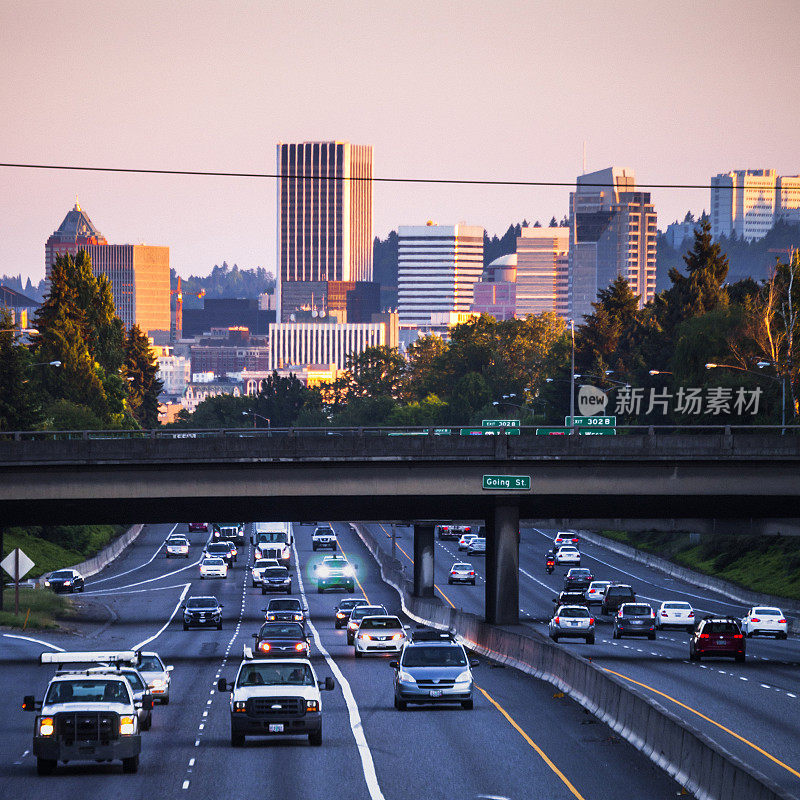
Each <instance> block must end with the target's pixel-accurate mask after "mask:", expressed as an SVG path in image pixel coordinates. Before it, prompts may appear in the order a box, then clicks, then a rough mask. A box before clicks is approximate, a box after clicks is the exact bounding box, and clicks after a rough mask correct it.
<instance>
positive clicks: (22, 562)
mask: <svg viewBox="0 0 800 800" xmlns="http://www.w3.org/2000/svg"><path fill="white" fill-rule="evenodd" d="M17 552H19V575H15V574H14V569H15V563H16V558H15V557H14V556H15V554H16V553H17ZM0 567H2V568H3V569H4V570H5V571H6V572H7V573H8V574H9V575H10V576H11V577H12V578H13V579H14V580H15V581H18V580H20V578H22V576H23V575H27V574H28V573H29V572H30V571H31V569H32V568H33V567H34V563H33V561H31V560H30V559H29V558H28V556H26V555H25V553H23V552H22V550H19V548H17V550H12V551H11V552H10V553H9V554H8V555H7V556H6V557H5V558H4V559H3V560H2V561H0Z"/></svg>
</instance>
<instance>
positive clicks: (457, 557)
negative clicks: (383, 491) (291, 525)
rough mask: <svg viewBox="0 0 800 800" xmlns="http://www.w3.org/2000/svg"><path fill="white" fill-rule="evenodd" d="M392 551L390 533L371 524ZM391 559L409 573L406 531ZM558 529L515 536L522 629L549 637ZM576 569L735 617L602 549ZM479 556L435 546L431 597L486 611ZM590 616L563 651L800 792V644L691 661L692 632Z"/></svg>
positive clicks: (767, 645) (653, 598)
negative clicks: (590, 633) (461, 574)
mask: <svg viewBox="0 0 800 800" xmlns="http://www.w3.org/2000/svg"><path fill="white" fill-rule="evenodd" d="M368 527H369V529H370V530H371V531H372V533H373V534H374V535H375V538H376V539H377V540H378V541H379V542H380V543H381V544H382V546H384V547H385V548H387V549H389V548H390V547H391V538H390V534H391V527H390V526H389V525H370V526H368ZM396 530H397V532H399V533H400V535H401V538H400V539H399V540H397V545H398V551H397V553H396V555H397V557H398V558H399V559H400V561H401V563H402V562H405V564H406V565H407V566H408V568H409V569H411V563H410V562H411V558H412V557H413V546H412V536H413V534H412V530H411V529H409V528H401V527H398V528H397V529H396ZM554 535H555V531H551V530H539V529H535V528H526V527H523V529H522V531H521V537H520V573H521V574H520V608H521V614H522V617H523V620H524V622H523V625H524V626H529V627H532V628H534V629H536V630H538V631H539V632H541V633H542V634H544V635H547V633H548V628H547V623H548V621H549V620H550V617H551V615H552V611H553V602H552V601H553V598H554V597H555V596H556V595H557V593H558V592H559V591H560V590H561V589H562V588H563V580H564V579H563V574H564V572H565V571H566V567H561V568H559V567H557V568H556V570H555V572H554V573H553V574H552V575H547V573H546V571H545V569H544V555H545V552H546V551H547V549H548V548H549V547H550V546H552V541H553V536H554ZM580 549H581V555H582V561H581V566H583V567H589V568H590V569H591V570H592V572H593V574H594V576H595V578H596V579H598V580H603V579H605V580H613V581H619V582H621V583H628V584H630V585H632V586H633V587H634V589H635V590H636V592H637V597H638V599H640V600H642V601H644V602H647V603H649V604H650V605H651V606H653V608H654V609H655V610H657V609H658V605H659V604H660V603H661V602H662V601H663V600H684V601H688V602H690V603H691V604H692V605H693V607H694V609H695V612H696V613H697V614H698V615H700V616H702V615H703V614H705V613H709V614H723V615H733V616H736V617H738V618H741V617H742V616H743V615H744V612H745V611H746V608H745V607H744V606H743V605H742V604H741V603H736V602H732V601H731V600H730V599H729V598H726V597H724V596H721V595H719V594H717V593H715V592H711V591H707V590H705V589H701V588H699V587H697V586H693V585H691V584H687V583H685V582H682V581H679V580H674V579H671V578H670V577H668V576H666V575H664V574H663V573H661V572H658V571H656V570H653V569H651V568H648V567H646V566H644V565H642V564H638V563H636V562H634V561H632V560H631V559H627V558H625V557H623V556H620V555H617V554H615V553H613V552H611V551H609V550H607V549H605V548H603V547H599V546H595V545H591V544H588V543H586V542H582V543H581V544H580ZM455 561H467V562H470V563H472V564H473V565H474V566H475V568H476V572H477V578H478V580H477V585H476V586H475V587H472V586H465V585H452V586H448V584H447V573H448V571H449V569H450V567H451V565H452V564H453V563H454V562H455ZM484 576H485V563H484V558H483V557H481V556H471V557H467V556H466V555H465V554H464V552H463V551H462V552H459V550H458V544H457V542H453V541H444V542H441V541H437V542H436V549H435V582H436V590H435V591H436V595H437V596H438V597H440V598H441V599H442V601H443V602H446V603H450V604H451V605H453V606H455V607H456V608H461V609H463V610H464V611H471V612H475V613H479V614H480V613H482V612H483V607H484V591H483V589H484V584H483V577H484ZM593 610H594V611H595V612H596V619H597V622H598V624H597V629H596V634H597V635H596V643H595V644H594V645H586V644H584V643H583V641H581V640H573V641H570V640H562V642H561V643H560V644H559V646H560V647H565V648H569V649H573V650H574V651H575V652H577V653H580V654H581V655H583V656H587V657H591V658H592V660H593V662H594V663H595V664H597V665H598V666H600V667H602V668H604V669H608V670H611V671H613V672H614V673H615V674H616V675H618V676H619V677H621V678H622V679H624V680H626V681H628V682H629V684H630V686H631V687H632V688H633V689H635V690H636V691H639V692H641V693H643V694H645V695H648V696H650V697H652V698H654V699H656V700H658V701H659V702H660V703H661V704H662V705H664V706H666V707H667V708H669V709H670V710H671V711H673V712H674V713H676V714H677V715H678V716H680V717H681V718H683V719H685V720H687V721H688V722H689V723H690V724H691V725H693V726H694V727H696V728H698V729H700V730H701V731H703V732H704V733H705V734H706V735H708V736H709V737H711V738H712V739H713V740H715V741H716V742H718V743H719V744H720V745H721V746H722V747H723V748H725V749H726V750H728V751H729V752H733V753H734V754H736V755H737V756H738V757H739V758H741V759H742V760H743V761H744V762H745V763H747V764H749V765H750V766H752V767H753V768H755V769H757V770H759V771H760V772H762V773H764V774H766V775H768V776H769V777H770V778H771V779H772V780H774V781H775V782H776V783H778V784H779V785H780V786H782V787H783V788H785V789H786V790H787V791H789V792H791V793H792V794H796V795H800V669H799V668H800V640H798V639H797V638H796V637H792V636H790V637H789V639H787V640H786V641H777V640H774V639H771V638H769V639H767V638H752V639H748V640H747V661H746V663H744V664H737V663H735V662H734V660H733V659H732V658H719V659H714V658H707V659H704V660H703V662H702V663H699V664H698V663H694V662H690V661H689V645H688V642H689V634H688V633H687V632H685V631H681V630H669V631H663V632H661V631H660V632H658V634H657V638H656V640H655V641H648V640H647V639H646V638H630V639H622V640H614V639H612V636H611V633H612V625H611V618H610V617H607V616H606V617H603V616H600V609H599V607H597V606H594V607H593Z"/></svg>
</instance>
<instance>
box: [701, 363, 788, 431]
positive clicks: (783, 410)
mask: <svg viewBox="0 0 800 800" xmlns="http://www.w3.org/2000/svg"><path fill="white" fill-rule="evenodd" d="M756 366H757V367H758V368H759V369H763V368H764V367H769V366H775V365H774V364H773V363H772V362H771V361H759V362H758V363H757V364H756ZM706 369H738V370H739V372H746V373H747V374H748V375H755V376H757V377H759V378H767V379H768V380H771V381H775V383H779V384H780V385H781V435H783V434H785V433H786V376H781V377H780V378H778V377H776V376H774V375H764V374H763V373H762V372H753V370H751V369H745V368H744V367H739V366H737V365H736V364H713V363H708V364H706Z"/></svg>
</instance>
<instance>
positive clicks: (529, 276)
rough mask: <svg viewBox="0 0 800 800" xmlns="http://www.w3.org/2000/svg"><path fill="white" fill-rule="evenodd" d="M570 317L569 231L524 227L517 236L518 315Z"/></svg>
mask: <svg viewBox="0 0 800 800" xmlns="http://www.w3.org/2000/svg"><path fill="white" fill-rule="evenodd" d="M543 311H552V312H553V313H555V314H558V315H559V316H561V317H564V318H567V317H569V228H562V227H558V228H533V227H525V228H523V229H522V231H521V235H520V236H518V237H517V316H518V317H525V316H527V315H528V314H541V313H542V312H543Z"/></svg>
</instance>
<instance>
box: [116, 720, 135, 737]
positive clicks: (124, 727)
mask: <svg viewBox="0 0 800 800" xmlns="http://www.w3.org/2000/svg"><path fill="white" fill-rule="evenodd" d="M119 732H120V736H132V735H133V734H134V733H136V717H120V718H119Z"/></svg>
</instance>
